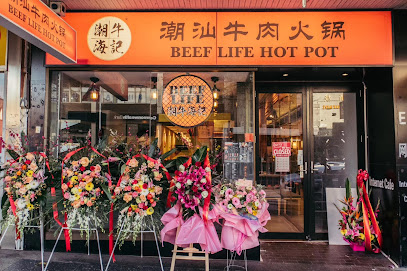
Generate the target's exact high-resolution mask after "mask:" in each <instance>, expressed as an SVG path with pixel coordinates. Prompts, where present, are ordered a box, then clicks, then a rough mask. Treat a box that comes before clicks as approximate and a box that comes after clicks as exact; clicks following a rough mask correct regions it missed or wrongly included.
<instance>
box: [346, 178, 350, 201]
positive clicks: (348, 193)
mask: <svg viewBox="0 0 407 271" xmlns="http://www.w3.org/2000/svg"><path fill="white" fill-rule="evenodd" d="M345 187H346V198H347V199H349V198H350V196H351V193H350V181H349V179H348V178H346V182H345Z"/></svg>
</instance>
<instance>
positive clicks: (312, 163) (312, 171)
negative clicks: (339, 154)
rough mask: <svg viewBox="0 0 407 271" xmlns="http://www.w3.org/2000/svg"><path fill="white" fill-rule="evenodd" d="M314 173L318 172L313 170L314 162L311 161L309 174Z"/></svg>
mask: <svg viewBox="0 0 407 271" xmlns="http://www.w3.org/2000/svg"><path fill="white" fill-rule="evenodd" d="M315 171H318V170H315V169H314V161H311V173H314V172H315Z"/></svg>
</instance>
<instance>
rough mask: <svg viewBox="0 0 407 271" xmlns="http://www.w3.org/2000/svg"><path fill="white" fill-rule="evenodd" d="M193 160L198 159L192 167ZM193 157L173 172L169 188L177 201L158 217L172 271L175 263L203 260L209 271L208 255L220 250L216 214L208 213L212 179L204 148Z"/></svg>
mask: <svg viewBox="0 0 407 271" xmlns="http://www.w3.org/2000/svg"><path fill="white" fill-rule="evenodd" d="M197 154H198V155H197ZM199 156H200V157H201V158H199ZM192 157H198V158H197V159H195V160H196V162H195V164H193V162H192ZM192 157H190V158H189V159H188V161H187V162H185V163H184V164H183V165H181V166H180V167H179V169H180V171H177V172H176V173H175V178H174V180H173V183H172V185H171V186H170V187H172V189H173V191H174V195H175V196H174V197H175V198H178V200H177V203H176V204H175V205H174V206H173V207H172V208H171V209H169V210H168V211H167V212H166V213H165V214H164V215H163V217H162V218H161V221H162V222H163V224H164V225H165V226H164V228H163V229H162V230H161V239H162V241H163V242H164V241H166V242H169V243H172V244H173V245H174V249H173V251H172V252H173V254H172V261H171V269H170V270H171V271H174V269H175V262H176V260H194V261H205V271H209V253H216V252H218V251H220V250H222V246H221V244H220V241H219V237H218V235H217V232H216V229H215V226H214V221H217V218H218V215H217V213H216V211H215V209H212V210H209V209H210V206H211V204H212V203H211V196H212V195H211V194H212V192H211V191H212V180H211V179H212V178H211V170H210V163H209V157H208V154H207V151H206V148H204V147H203V148H202V149H198V150H197V152H196V153H195V154H194V155H193V156H192ZM201 160H203V162H201ZM170 192H172V191H171V188H170ZM186 217H188V218H187V219H186V220H185V221H184V218H186ZM193 244H199V245H200V247H201V249H200V250H199V249H196V248H194V246H193ZM180 247H181V248H180ZM185 254H186V255H185ZM202 254H203V256H202Z"/></svg>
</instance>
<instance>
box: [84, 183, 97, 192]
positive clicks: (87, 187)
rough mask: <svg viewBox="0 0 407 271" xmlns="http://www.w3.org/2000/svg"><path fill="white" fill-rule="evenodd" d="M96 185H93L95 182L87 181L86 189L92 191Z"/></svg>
mask: <svg viewBox="0 0 407 271" xmlns="http://www.w3.org/2000/svg"><path fill="white" fill-rule="evenodd" d="M94 187H95V186H94V185H93V183H87V184H86V186H85V189H86V190H88V191H91V190H92V189H93V188H94Z"/></svg>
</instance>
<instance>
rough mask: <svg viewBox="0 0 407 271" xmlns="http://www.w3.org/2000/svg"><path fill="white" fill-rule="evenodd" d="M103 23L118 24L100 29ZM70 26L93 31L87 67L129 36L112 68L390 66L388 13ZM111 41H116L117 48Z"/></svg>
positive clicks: (219, 16)
mask: <svg viewBox="0 0 407 271" xmlns="http://www.w3.org/2000/svg"><path fill="white" fill-rule="evenodd" d="M10 1H11V0H10ZM108 14H109V13H108ZM106 16H114V18H116V19H115V20H113V19H112V20H113V21H111V22H109V24H107V22H105V23H100V24H99V20H101V18H102V17H106ZM110 18H113V17H110ZM118 19H120V20H122V21H124V22H126V24H127V25H128V27H127V26H125V25H124V24H123V23H121V22H119V21H118ZM66 20H67V21H68V22H69V23H72V24H74V25H75V27H77V28H78V29H86V30H85V31H87V30H88V29H91V31H90V34H91V35H92V42H91V44H90V45H89V46H86V45H85V47H83V46H82V45H79V46H78V51H79V52H80V54H81V57H80V59H81V60H85V62H86V64H88V65H103V64H105V65H106V64H107V63H105V62H104V61H101V60H106V59H107V58H106V55H108V54H112V55H115V56H117V57H119V56H120V55H123V54H124V53H125V50H124V47H125V45H124V43H125V42H124V40H123V35H124V34H125V33H126V31H127V32H128V33H129V32H130V31H131V33H132V37H133V41H132V43H131V44H132V45H131V46H130V48H129V50H128V52H127V53H125V54H126V57H122V58H111V59H110V60H109V64H111V65H141V66H142V65H151V66H161V65H185V66H208V65H210V66H216V65H220V66H223V65H224V66H229V65H230V66H285V65H289V66H297V65H301V66H336V65H348V66H355V65H364V66H370V65H373V66H376V65H389V66H391V65H392V64H393V44H392V42H393V38H392V25H391V12H388V11H321V12H156V13H154V12H142V13H135V12H132V13H130V12H123V13H115V14H114V15H113V14H112V15H110V14H109V15H106V13H69V14H67V16H66ZM95 21H97V23H95ZM114 27H116V29H117V31H115V32H113V30H114V29H113V28H114ZM129 28H130V29H129ZM122 29H123V30H122ZM112 32H113V33H112ZM106 35H110V36H113V37H114V40H115V43H114V44H113V45H110V44H109V45H108V44H107V43H108V41H107V39H108V38H107V37H106ZM118 35H120V38H119V37H117V36H118ZM81 36H83V34H82V35H81ZM129 36H130V35H129ZM110 39H112V38H110ZM85 41H86V39H85ZM118 41H121V42H122V43H120V42H119V43H118ZM79 42H80V43H83V41H82V39H81V40H80V41H79ZM109 42H111V41H109ZM372 44H374V45H375V46H372ZM83 48H84V49H86V50H84V49H83ZM379 52H380V53H379ZM94 54H97V55H98V56H97V57H96V56H95V55H94ZM100 57H102V58H100ZM47 63H48V64H50V65H53V64H57V63H55V62H47Z"/></svg>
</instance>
